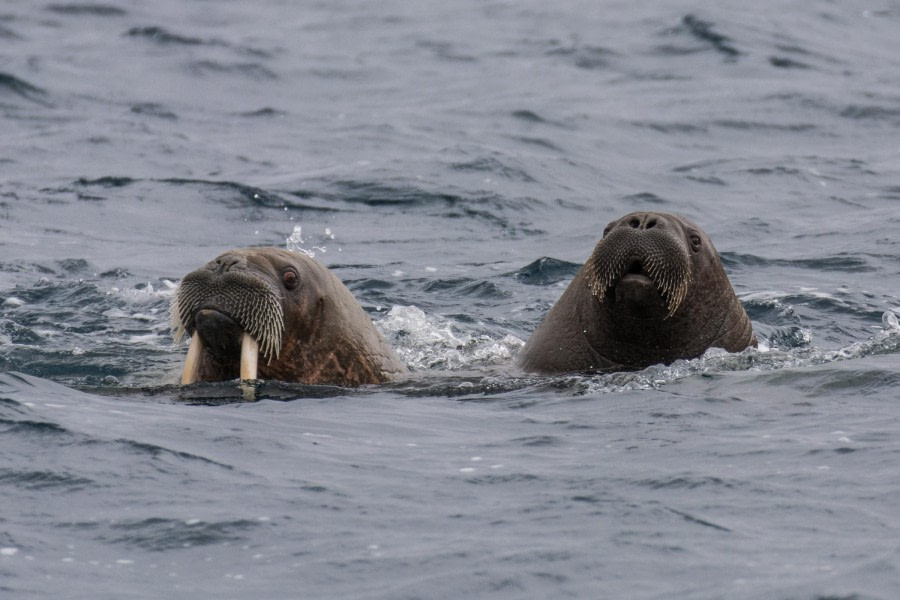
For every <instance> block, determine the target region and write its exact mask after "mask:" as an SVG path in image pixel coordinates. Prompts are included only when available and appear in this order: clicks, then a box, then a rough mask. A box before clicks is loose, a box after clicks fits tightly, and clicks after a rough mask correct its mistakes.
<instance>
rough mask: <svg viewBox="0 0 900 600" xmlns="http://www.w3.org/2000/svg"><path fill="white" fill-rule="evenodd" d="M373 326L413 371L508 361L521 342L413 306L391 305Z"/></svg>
mask: <svg viewBox="0 0 900 600" xmlns="http://www.w3.org/2000/svg"><path fill="white" fill-rule="evenodd" d="M376 326H377V327H378V329H379V330H380V331H381V333H382V334H383V335H384V336H385V338H386V339H387V340H388V342H389V343H390V345H391V347H393V348H394V350H395V351H396V352H397V354H399V355H400V357H401V358H402V359H403V360H404V362H406V364H407V366H408V367H409V368H410V369H412V370H414V371H416V370H428V369H441V370H462V369H468V368H474V367H483V366H491V365H504V364H509V363H510V362H511V360H512V359H513V357H514V356H515V354H516V353H517V352H518V350H519V349H520V348H521V347H522V346H523V345H524V344H525V343H524V342H523V341H522V340H520V339H519V338H517V337H516V336H514V335H509V334H507V335H505V336H504V337H503V338H501V339H496V338H494V337H491V335H489V334H488V333H487V327H484V329H481V330H474V331H468V330H463V328H462V327H463V326H461V325H454V324H452V323H451V322H450V321H448V320H446V319H443V318H441V317H436V316H432V315H426V314H425V312H424V311H423V310H422V309H420V308H418V307H416V306H394V307H392V308H391V310H390V311H388V313H387V314H386V315H385V316H384V318H383V319H381V320H379V321H378V322H377V323H376Z"/></svg>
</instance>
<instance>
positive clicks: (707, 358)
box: [558, 311, 900, 394]
mask: <svg viewBox="0 0 900 600" xmlns="http://www.w3.org/2000/svg"><path fill="white" fill-rule="evenodd" d="M881 322H882V325H883V328H882V329H881V330H879V331H878V332H876V333H875V335H874V336H872V337H871V338H870V339H868V340H865V341H862V342H854V343H852V344H850V345H849V346H846V347H844V348H839V349H837V350H822V349H820V348H792V349H789V350H780V349H776V348H773V349H768V348H766V347H763V346H761V347H760V349H755V348H748V349H747V350H744V351H743V352H738V353H730V352H727V351H725V350H722V349H721V348H710V349H709V350H707V351H706V353H704V354H703V356H701V357H699V358H695V359H693V360H678V361H675V362H673V363H672V364H671V365H667V366H666V365H653V366H651V367H647V368H646V369H643V370H641V371H634V372H619V373H606V374H602V375H595V376H592V377H584V376H578V375H571V376H568V377H566V378H560V379H559V381H558V383H559V384H561V385H563V386H564V387H572V388H573V389H575V390H576V392H577V393H583V394H609V393H615V392H622V391H628V390H650V389H658V388H660V387H662V386H663V385H665V384H668V383H672V382H674V381H677V380H679V379H684V378H685V377H693V376H697V375H710V374H715V373H727V372H730V371H773V370H776V369H789V368H801V367H812V366H815V365H821V364H827V363H832V362H837V361H844V360H850V359H857V358H864V357H866V356H874V355H878V354H890V353H895V352H900V321H898V319H897V315H896V314H895V313H894V312H893V311H887V312H885V313H884V314H883V315H882V317H881Z"/></svg>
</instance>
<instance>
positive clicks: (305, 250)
mask: <svg viewBox="0 0 900 600" xmlns="http://www.w3.org/2000/svg"><path fill="white" fill-rule="evenodd" d="M318 237H319V241H318V242H310V244H311V245H310V246H309V247H307V246H306V244H307V242H306V240H304V239H303V228H302V226H300V225H294V230H293V231H292V232H291V235H289V236H288V237H287V239H286V240H285V244H286V246H287V249H288V250H290V251H291V252H299V253H301V254H305V255H307V256H308V257H310V258H315V256H316V252H319V253H321V254H325V253H326V252H327V251H328V248H327V246H326V244H327V243H328V242H329V241H331V240H333V239H334V234H333V233H331V229H330V228H328V227H326V228H325V231H324V232H323V233H321V234H319V236H318ZM313 244H316V245H313ZM340 251H341V249H340V248H338V252H340Z"/></svg>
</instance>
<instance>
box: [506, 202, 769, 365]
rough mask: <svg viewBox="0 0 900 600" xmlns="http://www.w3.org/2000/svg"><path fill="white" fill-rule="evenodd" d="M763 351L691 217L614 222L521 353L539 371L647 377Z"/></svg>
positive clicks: (652, 215)
mask: <svg viewBox="0 0 900 600" xmlns="http://www.w3.org/2000/svg"><path fill="white" fill-rule="evenodd" d="M748 346H756V337H755V336H754V335H753V328H752V326H751V324H750V319H749V318H748V317H747V313H746V312H745V311H744V308H743V306H741V303H740V301H739V300H738V299H737V297H736V296H735V294H734V290H733V289H732V287H731V284H730V283H729V281H728V277H727V276H726V275H725V269H724V268H723V267H722V262H721V261H720V260H719V256H718V254H717V253H716V249H715V248H714V247H713V245H712V242H710V241H709V238H708V237H707V236H706V234H705V233H703V231H701V230H700V228H699V227H697V226H696V225H695V224H693V223H691V222H690V221H688V220H687V219H684V218H682V217H679V216H676V215H672V214H668V213H657V212H638V213H632V214H630V215H626V216H624V217H622V218H621V219H618V220H616V221H613V222H612V223H610V224H609V225H608V226H607V227H606V230H605V231H604V232H603V238H602V239H601V240H600V241H599V242H598V243H597V245H596V247H595V248H594V251H593V253H592V254H591V256H590V257H589V258H588V260H587V262H585V264H584V265H583V266H582V267H581V269H580V270H579V271H578V273H577V274H576V275H575V278H574V279H573V280H572V282H571V283H570V284H569V286H568V287H567V288H566V290H565V291H564V292H563V295H562V297H560V299H559V301H557V303H556V304H555V305H554V306H553V307H552V308H551V309H550V311H549V312H548V313H547V315H546V316H545V317H544V320H543V321H542V322H541V324H540V325H539V326H538V328H537V329H536V330H535V332H534V334H532V336H531V337H530V338H529V340H528V342H527V343H526V344H525V347H524V348H523V349H522V351H521V353H520V354H519V364H520V366H521V367H522V368H523V369H524V370H526V371H531V372H538V373H563V372H594V371H614V370H627V369H640V368H644V367H647V366H650V365H653V364H657V363H664V364H669V363H671V362H673V361H675V360H677V359H680V358H683V359H690V358H696V357H698V356H700V355H701V354H703V353H704V352H705V351H706V350H707V349H708V348H712V347H716V348H724V349H725V350H728V351H729V352H739V351H741V350H743V349H745V348H747V347H748Z"/></svg>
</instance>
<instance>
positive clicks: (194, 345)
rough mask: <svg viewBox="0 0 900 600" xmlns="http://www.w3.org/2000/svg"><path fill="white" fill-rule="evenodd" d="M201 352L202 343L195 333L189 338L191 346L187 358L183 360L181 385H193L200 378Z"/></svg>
mask: <svg viewBox="0 0 900 600" xmlns="http://www.w3.org/2000/svg"><path fill="white" fill-rule="evenodd" d="M202 351H203V341H202V340H201V339H200V334H199V333H197V332H196V331H195V332H194V335H192V336H191V345H190V346H188V353H187V358H185V359H184V373H183V374H182V375H181V385H187V384H189V383H194V382H195V381H197V380H198V379H199V378H200V353H201V352H202Z"/></svg>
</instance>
